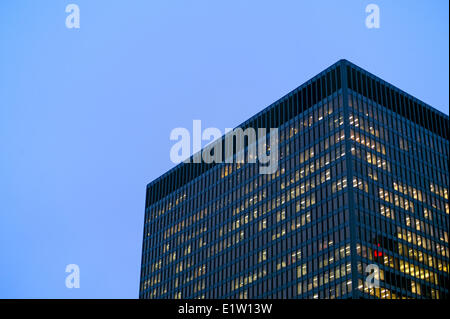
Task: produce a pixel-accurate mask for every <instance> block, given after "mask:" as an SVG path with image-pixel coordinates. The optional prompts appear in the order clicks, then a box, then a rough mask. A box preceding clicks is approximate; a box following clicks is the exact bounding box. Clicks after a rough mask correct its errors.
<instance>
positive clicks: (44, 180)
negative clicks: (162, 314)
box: [0, 0, 449, 298]
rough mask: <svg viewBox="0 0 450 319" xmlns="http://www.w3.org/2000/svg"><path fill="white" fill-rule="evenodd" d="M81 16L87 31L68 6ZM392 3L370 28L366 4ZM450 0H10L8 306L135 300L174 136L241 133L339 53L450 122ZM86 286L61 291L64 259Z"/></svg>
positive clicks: (3, 101)
mask: <svg viewBox="0 0 450 319" xmlns="http://www.w3.org/2000/svg"><path fill="white" fill-rule="evenodd" d="M69 3H75V4H77V5H78V6H79V8H80V29H67V28H66V27H65V19H66V16H67V13H65V7H66V5H67V4H69ZM369 3H375V4H377V5H378V6H379V7H380V13H381V24H380V29H367V28H366V26H365V18H366V13H365V7H366V5H367V4H369ZM448 12H449V8H448V1H446V0H441V1H439V0H436V1H425V0H423V1H422V0H421V1H406V0H398V1H387V0H386V1H378V0H373V1H356V0H352V1H351V0H348V1H335V0H329V1H325V0H321V1H298V0H297V1H262V0H259V1H207V0H204V1H196V0H193V1H87V0H70V1H61V0H58V1H55V0H52V1H50V0H47V1H31V0H29V1H24V0H17V1H12V0H10V1H1V3H0V298H137V297H138V283H139V271H140V261H141V240H142V227H143V218H144V199H145V186H146V184H147V183H148V182H150V181H151V180H153V179H154V178H156V177H158V176H159V175H161V174H162V173H164V172H165V171H167V170H168V169H170V168H171V167H173V166H174V164H173V163H172V162H171V161H170V158H169V151H170V148H171V147H172V145H173V142H172V141H170V140H169V135H170V131H171V130H172V129H173V128H175V127H186V128H191V127H192V120H194V119H201V120H202V125H203V126H204V127H207V126H212V127H217V128H221V129H222V130H223V129H224V128H226V127H235V126H236V125H238V124H239V123H241V122H243V121H244V120H246V119H247V118H249V117H250V116H252V115H253V114H255V113H257V112H258V111H260V110H261V109H263V108H264V107H266V106H267V105H269V104H270V103H272V102H273V101H275V100H276V99H278V98H279V97H281V96H282V95H284V94H286V93H287V92H289V91H291V90H292V89H294V88H296V87H297V86H299V85H300V84H302V83H303V82H304V81H306V80H308V79H309V78H310V77H312V76H314V75H316V74H317V73H319V72H320V71H322V70H323V69H325V68H326V67H328V66H329V65H331V64H333V63H334V62H336V61H337V60H339V59H341V58H346V59H348V60H350V61H351V62H353V63H355V64H357V65H359V66H361V67H362V68H364V69H366V70H368V71H370V72H372V73H374V74H375V75H377V76H379V77H381V78H383V79H385V80H386V81H388V82H390V83H392V84H394V85H396V86H398V87H399V88H401V89H402V90H404V91H406V92H408V93H410V94H412V95H414V96H415V97H417V98H419V99H421V100H423V101H424V102H426V103H428V104H430V105H432V106H434V107H436V108H437V109H439V110H441V111H442V112H444V113H445V114H448V101H449V90H448V87H449V42H448V38H449V34H448V32H449V31H448V30H449V17H448ZM72 263H74V264H78V265H79V267H80V286H81V287H80V288H79V289H67V288H66V287H65V277H66V273H65V267H66V265H67V264H72Z"/></svg>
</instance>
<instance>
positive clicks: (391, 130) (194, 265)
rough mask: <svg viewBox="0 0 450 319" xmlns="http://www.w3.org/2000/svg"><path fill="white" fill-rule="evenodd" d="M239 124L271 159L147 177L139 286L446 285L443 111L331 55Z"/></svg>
mask: <svg viewBox="0 0 450 319" xmlns="http://www.w3.org/2000/svg"><path fill="white" fill-rule="evenodd" d="M239 127H240V128H242V129H247V128H255V129H256V128H278V134H279V135H278V136H279V139H278V151H279V164H278V169H277V171H276V172H275V173H273V174H260V173H259V171H258V166H257V164H254V163H236V162H235V163H210V164H207V163H198V164H194V163H182V164H180V165H178V166H176V167H175V168H173V169H172V170H170V171H169V172H167V173H166V174H164V175H162V176H161V177H159V178H158V179H156V180H155V181H153V182H151V183H150V184H148V185H147V195H146V204H145V207H146V208H145V224H144V238H143V252H142V267H141V281H140V298H393V299H394V298H448V296H449V288H448V286H449V268H448V263H449V244H448V229H449V204H448V181H449V175H448V174H449V173H448V157H449V118H448V116H446V115H444V114H442V113H440V112H439V111H437V110H435V109H433V108H431V107H430V106H428V105H426V104H425V103H423V102H421V101H419V100H417V99H416V98H414V97H412V96H410V95H408V94H407V93H405V92H403V91H401V90H399V89H397V88H395V87H393V86H392V85H390V84H389V83H386V82H385V81H383V80H381V79H379V78H378V77H376V76H374V75H372V74H370V73H368V72H366V71H364V70H362V69H361V68H359V67H357V66H356V65H354V64H352V63H350V62H348V61H346V60H340V61H338V62H337V63H335V64H334V65H332V66H331V67H329V68H327V69H326V70H325V71H323V72H321V73H320V74H318V75H317V76H315V77H314V78H312V79H311V80H309V81H308V82H306V83H305V84H303V85H301V86H300V87H298V88H297V89H295V90H294V91H292V92H290V93H289V94H287V95H286V96H284V97H282V98H281V99H279V100H278V101H276V102H275V103H273V104H272V105H270V106H269V107H267V108H266V109H264V110H263V111H262V112H260V113H258V114H256V115H255V116H253V117H252V118H250V119H249V120H247V121H246V122H244V123H242V124H241V125H240V126H239ZM377 279H379V280H378V282H377Z"/></svg>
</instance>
